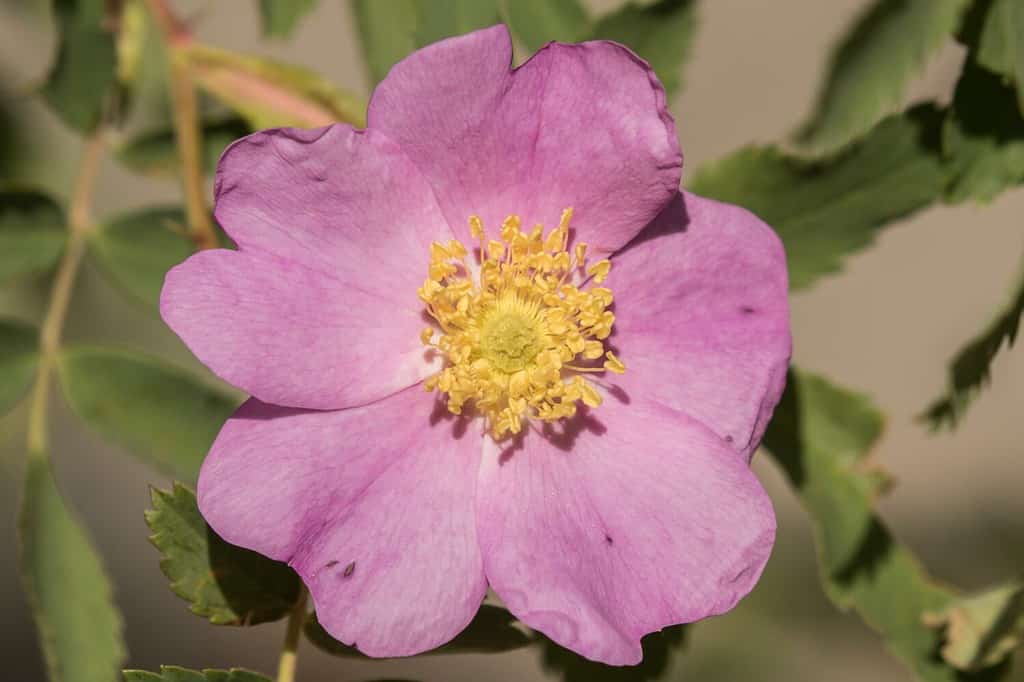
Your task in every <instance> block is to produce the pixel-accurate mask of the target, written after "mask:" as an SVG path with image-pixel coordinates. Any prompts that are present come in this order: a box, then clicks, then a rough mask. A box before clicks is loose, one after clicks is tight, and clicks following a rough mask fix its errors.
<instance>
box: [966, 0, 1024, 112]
mask: <svg viewBox="0 0 1024 682" xmlns="http://www.w3.org/2000/svg"><path fill="white" fill-rule="evenodd" d="M964 24H965V25H966V26H965V30H964V33H965V34H966V35H965V42H966V43H967V46H968V48H969V49H970V51H971V53H972V55H973V56H974V58H975V59H976V60H977V62H978V64H980V65H981V66H983V67H984V68H986V69H988V70H989V71H994V72H995V73H998V74H1001V75H1003V76H1005V77H1007V78H1009V79H1010V80H1011V81H1013V82H1014V83H1016V85H1017V103H1018V105H1019V108H1020V111H1021V112H1022V113H1024V5H1022V4H1021V3H1020V2H1019V0H978V1H977V2H975V4H974V6H973V7H972V8H971V11H970V12H969V13H968V17H967V18H966V19H965V20H964Z"/></svg>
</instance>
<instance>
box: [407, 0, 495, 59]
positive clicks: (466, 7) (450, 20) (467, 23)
mask: <svg viewBox="0 0 1024 682" xmlns="http://www.w3.org/2000/svg"><path fill="white" fill-rule="evenodd" d="M415 4H416V16H417V17H418V18H419V22H418V26H417V29H416V44H417V46H419V47H422V46H424V45H429V44H430V43H435V42H437V41H438V40H443V39H444V38H450V37H451V36H456V35H462V34H464V33H470V32H471V31H476V30H478V29H481V28H487V27H488V26H493V25H495V24H499V23H501V12H500V10H499V8H498V0H415Z"/></svg>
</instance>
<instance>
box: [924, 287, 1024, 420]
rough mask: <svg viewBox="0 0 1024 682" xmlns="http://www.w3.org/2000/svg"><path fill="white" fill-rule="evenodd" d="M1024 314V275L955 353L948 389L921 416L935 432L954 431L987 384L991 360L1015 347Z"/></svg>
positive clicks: (950, 367) (951, 364) (950, 369)
mask: <svg viewBox="0 0 1024 682" xmlns="http://www.w3.org/2000/svg"><path fill="white" fill-rule="evenodd" d="M1022 314H1024V272H1022V273H1021V275H1020V281H1019V282H1018V283H1017V285H1016V289H1015V290H1014V292H1013V294H1012V296H1010V297H1009V300H1008V301H1007V303H1006V304H1005V305H1004V306H1003V308H1002V309H1001V310H1000V311H999V312H998V314H997V315H996V316H995V318H993V320H992V321H991V322H990V323H989V325H988V326H987V327H986V328H985V330H984V331H983V332H981V334H979V335H978V336H977V337H975V338H974V339H972V340H971V341H970V342H969V343H968V344H967V345H966V346H964V347H963V348H962V349H961V350H960V352H958V353H957V354H956V357H954V358H953V361H952V362H951V363H950V366H949V387H948V389H947V390H946V394H945V395H943V396H942V397H941V398H938V399H937V400H935V401H934V402H933V403H932V404H931V405H929V407H928V409H927V410H926V411H925V413H924V415H922V417H923V418H924V419H925V420H926V421H927V422H928V423H929V424H930V425H931V427H932V429H938V428H941V427H943V426H947V427H949V428H953V427H955V426H956V425H957V423H958V422H959V421H960V419H961V418H962V417H963V415H964V413H965V412H966V410H967V407H968V405H970V403H971V401H972V400H973V399H974V398H975V397H976V396H977V395H978V393H979V392H980V391H981V389H982V388H983V387H984V386H985V385H986V384H987V383H988V381H989V378H990V371H991V366H992V361H993V360H994V359H995V357H996V355H997V354H998V353H999V350H1000V349H1001V348H1002V347H1003V346H1004V345H1006V346H1007V347H1010V346H1013V343H1014V341H1016V340H1017V332H1018V330H1019V329H1020V318H1021V315H1022Z"/></svg>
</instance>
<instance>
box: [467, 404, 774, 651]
mask: <svg viewBox="0 0 1024 682" xmlns="http://www.w3.org/2000/svg"><path fill="white" fill-rule="evenodd" d="M484 442H485V446H484V457H483V462H482V464H481V469H480V483H479V486H478V492H477V529H478V533H479V537H480V548H481V552H482V554H483V558H484V571H485V572H486V574H487V579H488V581H489V582H490V584H491V586H492V587H493V588H494V589H495V591H497V593H498V595H499V596H500V597H501V598H502V599H503V600H504V602H505V604H506V605H507V606H508V608H509V610H511V612H512V613H513V614H515V615H516V616H517V617H518V618H520V619H521V620H522V621H523V622H524V623H526V624H527V625H529V626H530V627H533V628H536V629H538V630H540V631H541V632H543V633H544V634H546V635H547V636H548V637H550V638H551V639H553V640H554V641H555V642H557V643H558V644H560V645H562V646H564V647H567V648H569V649H572V650H573V651H575V652H577V653H579V654H581V655H583V656H586V657H587V658H590V659H593V660H596V661H601V662H603V663H608V664H612V665H628V664H635V663H638V662H639V661H640V659H641V655H642V651H641V648H640V639H641V638H642V637H643V636H644V635H645V634H647V633H649V632H654V631H656V630H659V629H661V628H663V627H666V626H668V625H673V624H676V623H688V622H691V621H695V620H698V619H701V618H704V617H706V616H711V615H716V614H720V613H723V612H725V611H728V610H729V609H731V608H732V607H733V606H734V605H735V604H736V602H737V601H739V599H741V598H742V597H743V596H744V595H746V594H747V593H748V592H749V591H750V590H751V588H753V586H754V584H755V583H756V582H757V579H758V577H759V576H760V574H761V571H762V569H763V568H764V565H765V562H766V561H767V560H768V555H769V554H770V552H771V546H772V543H773V541H774V537H775V516H774V513H773V511H772V506H771V502H770V500H769V499H768V496H767V495H766V494H765V492H764V490H763V489H762V488H761V485H760V483H758V481H757V479H756V478H755V477H754V475H753V473H752V472H751V471H750V469H749V468H748V467H747V465H746V463H745V462H744V461H743V460H741V459H740V458H739V457H735V456H730V453H729V452H728V450H727V447H726V445H725V443H724V442H723V441H722V440H721V439H720V438H718V437H717V436H716V435H715V434H714V433H712V432H711V431H709V430H708V429H707V428H705V427H704V426H703V425H701V424H699V423H698V422H697V421H696V420H694V419H692V418H690V417H688V416H686V415H684V414H681V413H678V412H675V411H674V410H671V409H670V408H667V407H664V406H662V405H660V404H658V403H655V402H651V401H647V400H646V399H644V398H643V397H639V396H637V397H634V398H633V399H632V400H631V401H630V403H629V404H626V403H623V402H620V401H619V400H617V399H616V398H614V397H612V396H609V397H608V398H607V399H606V401H605V404H604V405H602V406H601V407H600V408H598V409H597V410H594V411H593V412H592V413H590V414H589V415H588V416H584V417H582V418H579V419H576V420H575V421H574V422H573V423H571V426H570V428H569V430H568V432H567V433H564V434H562V435H560V436H558V437H555V438H552V439H545V438H541V437H538V434H536V433H529V434H528V435H527V436H526V438H524V439H523V440H522V442H521V447H520V448H515V447H513V448H511V449H508V450H506V451H505V452H503V453H500V452H499V451H498V448H497V446H495V445H494V443H493V442H492V441H490V440H486V439H485V441H484Z"/></svg>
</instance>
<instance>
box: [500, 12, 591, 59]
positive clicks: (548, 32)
mask: <svg viewBox="0 0 1024 682" xmlns="http://www.w3.org/2000/svg"><path fill="white" fill-rule="evenodd" d="M502 8H503V10H504V12H503V13H504V15H505V18H506V19H507V20H508V25H509V28H510V29H511V30H512V33H513V34H514V35H515V36H516V38H518V39H519V40H520V41H521V42H522V43H523V44H524V45H525V46H526V48H527V49H528V50H529V51H530V52H536V51H537V50H539V49H540V48H542V47H544V45H545V44H546V43H548V42H550V41H552V40H558V41H561V42H563V43H574V42H577V41H578V40H582V39H583V36H585V35H587V32H588V30H589V28H590V19H589V17H587V11H586V10H585V9H584V7H583V5H582V4H580V2H579V0H502Z"/></svg>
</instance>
